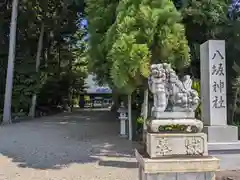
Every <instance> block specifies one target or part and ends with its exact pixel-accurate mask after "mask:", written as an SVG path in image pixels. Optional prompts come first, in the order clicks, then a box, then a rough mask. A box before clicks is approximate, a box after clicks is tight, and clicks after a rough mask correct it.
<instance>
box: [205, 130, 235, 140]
mask: <svg viewBox="0 0 240 180" xmlns="http://www.w3.org/2000/svg"><path fill="white" fill-rule="evenodd" d="M203 132H205V133H206V134H207V135H208V142H209V143H218V142H236V141H238V128H237V127H236V126H204V128H203Z"/></svg>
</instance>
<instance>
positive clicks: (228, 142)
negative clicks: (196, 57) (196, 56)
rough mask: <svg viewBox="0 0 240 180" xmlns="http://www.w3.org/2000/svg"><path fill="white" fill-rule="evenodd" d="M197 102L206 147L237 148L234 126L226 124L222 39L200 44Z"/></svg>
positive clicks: (238, 145) (224, 69)
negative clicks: (199, 88) (199, 82)
mask: <svg viewBox="0 0 240 180" xmlns="http://www.w3.org/2000/svg"><path fill="white" fill-rule="evenodd" d="M200 58H201V101H202V120H203V122H204V129H203V131H204V132H205V133H207V134H208V142H209V149H210V150H228V149H240V143H239V142H238V128H237V127H236V126H229V125H228V124H227V103H226V102H227V98H226V94H227V91H226V65H225V63H226V58H225V41H224V40H209V41H207V42H205V43H203V44H202V45H201V51H200Z"/></svg>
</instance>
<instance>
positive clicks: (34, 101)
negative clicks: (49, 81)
mask: <svg viewBox="0 0 240 180" xmlns="http://www.w3.org/2000/svg"><path fill="white" fill-rule="evenodd" d="M43 37H44V22H42V25H41V32H40V36H39V40H38V48H37V56H36V73H37V74H38V71H39V66H40V60H41V54H42V47H43ZM38 81H39V80H38ZM37 83H39V82H37ZM36 104H37V94H36V93H35V94H34V95H33V96H32V105H31V107H30V110H29V116H30V117H32V118H34V117H35V111H36Z"/></svg>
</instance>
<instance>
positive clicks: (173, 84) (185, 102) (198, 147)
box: [135, 63, 219, 180]
mask: <svg viewBox="0 0 240 180" xmlns="http://www.w3.org/2000/svg"><path fill="white" fill-rule="evenodd" d="M148 82H149V89H150V91H151V92H152V93H153V97H154V105H153V107H152V113H151V118H150V119H149V120H148V121H147V128H148V129H147V135H146V136H147V137H146V151H147V152H141V151H138V150H136V151H135V154H136V158H137V160H138V162H139V178H140V180H152V179H154V180H155V179H156V180H157V179H159V180H168V179H169V180H170V179H181V180H185V179H186V180H187V179H191V180H213V179H214V174H215V171H216V170H218V168H219V160H218V159H216V158H214V157H210V156H208V149H207V136H206V134H204V133H202V129H203V123H202V121H200V120H197V119H196V118H195V113H194V112H195V110H196V108H197V107H198V104H199V101H200V99H199V97H198V93H197V92H196V91H195V90H193V89H192V88H191V86H192V80H191V78H190V76H188V75H187V76H184V77H183V80H182V81H181V80H180V79H179V78H178V76H177V75H176V73H175V71H174V70H173V69H172V68H171V66H170V65H169V64H166V63H164V64H153V65H152V66H151V74H150V77H149V81H148Z"/></svg>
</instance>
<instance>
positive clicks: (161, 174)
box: [135, 150, 219, 180]
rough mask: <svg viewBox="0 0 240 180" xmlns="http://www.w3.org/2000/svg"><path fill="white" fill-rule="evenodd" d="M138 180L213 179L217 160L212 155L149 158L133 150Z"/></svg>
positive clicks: (216, 168)
mask: <svg viewBox="0 0 240 180" xmlns="http://www.w3.org/2000/svg"><path fill="white" fill-rule="evenodd" d="M135 155H136V159H137V161H138V165H139V180H176V179H177V180H215V172H216V171H218V170H219V160H218V159H217V158H214V157H210V156H206V157H196V158H193V157H192V158H187V157H182V158H180V157H179V158H159V159H150V158H149V157H147V155H144V154H141V153H139V151H138V150H135Z"/></svg>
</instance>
